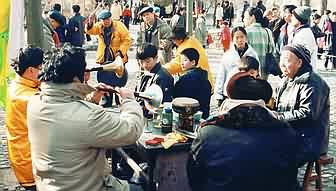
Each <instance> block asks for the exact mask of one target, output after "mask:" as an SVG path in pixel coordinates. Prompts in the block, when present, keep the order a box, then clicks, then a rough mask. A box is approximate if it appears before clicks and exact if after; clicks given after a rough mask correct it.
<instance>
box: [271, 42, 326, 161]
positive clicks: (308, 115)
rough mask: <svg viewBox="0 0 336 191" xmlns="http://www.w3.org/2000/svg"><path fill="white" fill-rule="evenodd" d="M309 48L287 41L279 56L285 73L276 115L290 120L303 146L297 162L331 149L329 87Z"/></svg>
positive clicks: (278, 96)
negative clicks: (314, 68)
mask: <svg viewBox="0 0 336 191" xmlns="http://www.w3.org/2000/svg"><path fill="white" fill-rule="evenodd" d="M310 62H311V61H310V52H309V51H308V49H307V48H305V47H303V46H302V45H298V44H295V45H287V46H285V47H284V50H283V52H282V55H281V59H280V68H281V70H282V72H283V74H284V75H285V78H283V81H282V83H281V85H280V88H279V91H278V94H277V98H276V111H277V112H276V113H275V114H276V117H277V118H278V119H279V120H282V121H286V122H289V124H290V125H291V126H292V127H293V128H294V130H295V131H296V132H297V134H298V136H299V138H300V143H301V148H300V151H299V161H298V166H301V165H303V164H304V163H306V162H308V161H313V160H317V159H319V157H320V155H322V154H326V153H327V151H328V142H329V140H328V136H329V112H330V101H329V93H330V89H329V86H328V85H327V83H326V82H325V81H324V80H323V79H322V78H321V77H320V76H319V75H318V74H316V73H315V72H313V69H312V65H311V64H310Z"/></svg>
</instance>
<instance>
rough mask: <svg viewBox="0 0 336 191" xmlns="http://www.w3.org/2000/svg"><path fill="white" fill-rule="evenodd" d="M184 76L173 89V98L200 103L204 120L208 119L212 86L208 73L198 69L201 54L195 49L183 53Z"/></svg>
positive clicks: (188, 49)
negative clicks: (183, 98)
mask: <svg viewBox="0 0 336 191" xmlns="http://www.w3.org/2000/svg"><path fill="white" fill-rule="evenodd" d="M181 55H182V62H181V67H182V69H183V71H184V73H183V75H182V76H180V78H179V79H178V80H177V82H176V83H175V85H174V88H173V98H177V97H189V98H194V99H196V100H197V101H198V102H199V103H200V107H201V111H202V112H203V114H202V118H204V119H206V118H207V117H208V116H209V111H210V97H211V85H210V82H209V80H208V72H207V71H205V70H203V69H201V68H200V67H198V60H199V53H198V52H197V50H196V49H194V48H187V49H185V50H183V51H182V52H181Z"/></svg>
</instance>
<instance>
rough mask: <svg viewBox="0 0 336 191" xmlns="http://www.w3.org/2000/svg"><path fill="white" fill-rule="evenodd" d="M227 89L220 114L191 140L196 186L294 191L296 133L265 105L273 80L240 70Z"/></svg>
mask: <svg viewBox="0 0 336 191" xmlns="http://www.w3.org/2000/svg"><path fill="white" fill-rule="evenodd" d="M227 92H228V96H229V99H225V101H224V102H223V104H222V106H221V108H220V111H219V114H218V115H217V116H215V117H210V118H209V119H208V120H207V121H205V122H204V123H203V125H202V127H201V128H199V129H198V131H197V138H196V139H195V140H194V141H193V143H192V146H191V157H190V159H189V161H188V164H187V172H188V177H189V182H190V185H191V187H192V190H193V191H208V190H211V191H223V190H227V191H237V190H258V191H269V190H272V191H283V190H288V191H295V190H296V189H295V188H296V176H297V167H296V161H295V159H296V152H297V143H296V136H295V133H294V131H293V129H291V128H289V126H288V125H287V123H284V122H281V121H279V120H277V119H276V118H274V116H273V115H272V113H271V111H269V110H268V109H267V108H266V104H265V103H266V102H268V100H269V99H270V98H271V96H272V87H271V85H270V84H269V83H268V82H267V81H266V80H262V79H255V78H253V77H251V76H250V74H249V73H247V72H239V73H237V74H235V75H234V76H232V78H231V79H230V80H229V83H228V87H227ZM284 140H286V141H284ZM270 172H271V173H270ZM279 181H280V182H281V183H279Z"/></svg>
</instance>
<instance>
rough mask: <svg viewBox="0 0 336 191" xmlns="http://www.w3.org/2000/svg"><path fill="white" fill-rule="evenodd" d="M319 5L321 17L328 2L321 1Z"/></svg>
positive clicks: (325, 0) (326, 0)
mask: <svg viewBox="0 0 336 191" xmlns="http://www.w3.org/2000/svg"><path fill="white" fill-rule="evenodd" d="M321 3H322V4H321V15H323V13H324V11H325V10H327V5H328V0H322V1H321Z"/></svg>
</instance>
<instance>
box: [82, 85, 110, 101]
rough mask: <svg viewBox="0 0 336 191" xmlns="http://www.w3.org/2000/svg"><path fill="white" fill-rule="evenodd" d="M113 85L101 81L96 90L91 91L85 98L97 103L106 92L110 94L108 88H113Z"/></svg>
mask: <svg viewBox="0 0 336 191" xmlns="http://www.w3.org/2000/svg"><path fill="white" fill-rule="evenodd" d="M111 88H112V87H111V86H109V85H106V84H104V83H99V84H98V85H97V86H96V87H95V89H96V91H93V92H91V93H90V94H88V95H87V96H86V98H85V100H87V101H89V102H92V103H96V104H99V102H100V100H101V98H102V96H104V95H105V94H108V91H107V90H108V89H111Z"/></svg>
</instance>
